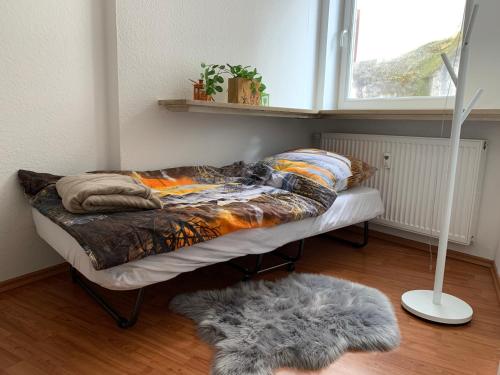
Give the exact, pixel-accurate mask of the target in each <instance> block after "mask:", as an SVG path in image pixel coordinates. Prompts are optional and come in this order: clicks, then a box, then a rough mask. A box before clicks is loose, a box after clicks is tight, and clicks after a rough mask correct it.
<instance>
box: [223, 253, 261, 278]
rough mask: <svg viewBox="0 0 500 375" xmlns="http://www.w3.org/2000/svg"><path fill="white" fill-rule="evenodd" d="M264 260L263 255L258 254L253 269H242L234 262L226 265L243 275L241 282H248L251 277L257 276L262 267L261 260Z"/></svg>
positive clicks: (242, 267)
mask: <svg viewBox="0 0 500 375" xmlns="http://www.w3.org/2000/svg"><path fill="white" fill-rule="evenodd" d="M263 259H264V254H258V255H257V259H256V261H255V267H254V268H253V269H250V268H247V267H244V266H241V265H239V264H238V263H235V262H228V264H229V265H230V266H231V267H233V268H236V269H237V270H238V271H240V272H242V273H243V281H248V280H250V279H251V278H252V277H253V276H255V275H257V274H258V273H259V271H260V269H261V267H262V260H263Z"/></svg>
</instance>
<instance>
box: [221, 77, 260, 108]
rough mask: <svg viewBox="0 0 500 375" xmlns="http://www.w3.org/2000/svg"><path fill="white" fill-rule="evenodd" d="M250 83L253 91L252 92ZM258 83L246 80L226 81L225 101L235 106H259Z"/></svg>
mask: <svg viewBox="0 0 500 375" xmlns="http://www.w3.org/2000/svg"><path fill="white" fill-rule="evenodd" d="M252 82H253V84H254V85H255V90H252ZM259 86H260V83H259V82H258V81H256V80H253V81H252V80H250V79H246V78H229V79H228V80H227V101H228V102H229V103H236V104H249V105H260V92H259Z"/></svg>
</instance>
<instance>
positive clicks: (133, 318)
mask: <svg viewBox="0 0 500 375" xmlns="http://www.w3.org/2000/svg"><path fill="white" fill-rule="evenodd" d="M70 273H71V279H72V281H73V282H74V283H76V284H78V285H79V286H80V287H81V288H82V289H83V290H84V291H85V292H87V294H88V295H89V296H90V297H91V298H92V299H93V300H94V301H96V302H97V303H98V304H99V305H100V306H101V307H102V308H103V309H104V310H105V311H106V312H107V313H108V314H109V315H110V316H111V317H112V318H113V319H114V320H115V322H116V324H117V325H118V327H120V328H129V327H132V326H133V325H134V324H135V323H136V322H137V318H138V316H139V312H140V309H141V305H142V301H143V300H144V288H140V289H138V292H137V296H136V299H135V302H134V307H133V309H132V312H131V314H130V316H129V317H128V318H125V317H123V316H122V315H121V314H120V313H119V312H118V311H116V310H115V309H114V308H113V307H112V306H111V305H110V304H109V303H108V302H107V301H106V300H105V299H104V298H103V297H102V296H101V295H100V294H99V293H97V292H96V291H95V290H94V289H92V288H91V287H90V285H88V283H87V282H86V281H85V280H84V279H83V277H82V276H81V275H80V274H79V273H78V272H77V271H76V269H75V268H74V267H70Z"/></svg>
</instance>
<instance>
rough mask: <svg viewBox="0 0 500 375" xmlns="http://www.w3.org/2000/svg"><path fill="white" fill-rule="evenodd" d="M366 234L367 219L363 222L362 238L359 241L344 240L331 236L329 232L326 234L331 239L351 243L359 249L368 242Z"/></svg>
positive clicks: (367, 227)
mask: <svg viewBox="0 0 500 375" xmlns="http://www.w3.org/2000/svg"><path fill="white" fill-rule="evenodd" d="M368 234H369V226H368V220H367V221H365V222H364V223H363V238H362V240H361V242H355V241H350V240H346V239H344V238H340V237H337V236H333V235H331V234H328V237H329V238H331V239H333V240H336V241H339V242H342V243H345V244H347V245H351V246H352V247H354V248H355V249H360V248H362V247H365V246H366V245H367V244H368Z"/></svg>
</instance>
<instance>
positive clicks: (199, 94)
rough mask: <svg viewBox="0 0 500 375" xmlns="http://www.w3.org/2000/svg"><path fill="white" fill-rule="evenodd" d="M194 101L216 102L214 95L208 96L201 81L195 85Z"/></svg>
mask: <svg viewBox="0 0 500 375" xmlns="http://www.w3.org/2000/svg"><path fill="white" fill-rule="evenodd" d="M193 100H203V101H207V102H212V101H214V98H213V97H212V95H207V94H206V93H205V85H204V84H203V80H201V79H200V80H199V81H198V82H197V83H195V84H194V85H193Z"/></svg>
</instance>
